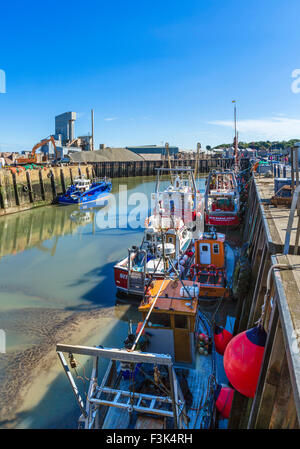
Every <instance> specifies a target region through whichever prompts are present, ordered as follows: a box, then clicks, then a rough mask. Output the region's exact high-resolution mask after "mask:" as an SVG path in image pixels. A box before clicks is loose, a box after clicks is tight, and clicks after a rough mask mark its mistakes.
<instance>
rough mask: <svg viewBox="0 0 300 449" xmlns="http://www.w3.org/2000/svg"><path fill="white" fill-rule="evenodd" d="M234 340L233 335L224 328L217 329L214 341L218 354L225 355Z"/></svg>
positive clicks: (217, 327)
mask: <svg viewBox="0 0 300 449" xmlns="http://www.w3.org/2000/svg"><path fill="white" fill-rule="evenodd" d="M232 338H233V335H232V334H231V333H230V332H228V331H227V330H226V329H224V328H223V327H219V326H216V327H215V332H214V341H215V347H216V351H217V353H218V354H221V355H224V352H225V349H226V347H227V345H228V343H229V342H230V340H232Z"/></svg>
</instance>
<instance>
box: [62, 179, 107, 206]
mask: <svg viewBox="0 0 300 449" xmlns="http://www.w3.org/2000/svg"><path fill="white" fill-rule="evenodd" d="M111 189H112V184H111V182H110V181H109V180H108V179H107V178H95V179H92V180H91V179H87V178H86V177H84V176H81V177H80V178H76V179H75V181H74V184H73V185H71V186H70V187H69V188H68V189H67V191H66V193H65V194H64V195H61V196H59V197H58V202H59V204H86V203H92V202H95V201H97V200H99V199H104V198H105V197H106V196H108V194H109V193H110V191H111Z"/></svg>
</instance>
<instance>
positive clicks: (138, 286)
mask: <svg viewBox="0 0 300 449" xmlns="http://www.w3.org/2000/svg"><path fill="white" fill-rule="evenodd" d="M165 174H167V175H169V176H170V178H171V182H170V185H169V186H168V187H167V188H166V189H162V188H161V185H162V181H163V179H162V178H163V175H165ZM151 201H152V210H153V212H152V214H151V215H150V216H149V217H148V218H147V219H146V221H145V230H144V237H143V240H142V243H141V245H140V246H139V247H137V246H133V247H132V248H130V249H128V256H127V257H124V258H123V259H122V260H121V261H120V262H118V263H117V264H116V265H115V266H114V275H115V284H116V287H117V289H118V291H120V292H122V293H126V294H130V295H136V296H142V295H143V294H144V289H145V285H146V284H147V282H148V281H149V279H150V280H151V279H161V278H163V277H164V275H165V274H170V273H172V272H174V267H177V269H178V270H179V271H180V272H181V273H182V272H183V271H184V266H185V265H187V263H188V260H189V259H190V257H191V256H192V255H193V252H192V250H191V249H190V248H191V247H192V240H193V237H194V236H198V235H199V234H200V232H202V231H203V229H204V210H203V209H204V208H203V198H202V196H201V195H200V193H199V192H198V191H197V188H196V183H195V179H194V174H193V170H192V169H189V168H184V169H183V168H177V169H169V168H159V169H157V181H156V189H155V192H154V193H153V194H152V197H151ZM164 255H165V256H168V257H169V260H168V261H166V260H165V258H164V257H163V256H164Z"/></svg>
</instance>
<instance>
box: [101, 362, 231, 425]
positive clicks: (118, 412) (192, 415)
mask: <svg viewBox="0 0 300 449" xmlns="http://www.w3.org/2000/svg"><path fill="white" fill-rule="evenodd" d="M214 357H215V363H216V371H217V379H216V380H217V382H218V383H224V382H226V376H225V373H224V368H223V359H222V357H221V356H218V355H217V354H216V355H215V356H214ZM212 363H213V356H212V355H207V356H205V355H200V354H197V356H196V363H195V367H194V368H187V367H185V366H183V365H182V366H175V372H176V375H177V377H178V380H179V379H180V377H181V376H183V377H184V378H185V380H186V382H187V385H188V389H187V391H188V390H189V392H190V393H191V395H190V403H189V404H188V407H187V415H188V418H189V425H188V427H187V429H201V428H207V427H209V425H210V422H209V420H207V419H205V414H206V409H205V403H206V399H207V395H208V390H209V376H210V375H211V373H212ZM119 389H124V390H128V389H129V381H128V380H124V379H122V380H121V382H120V385H119ZM187 391H185V394H184V395H185V396H187ZM168 421H169V419H166V418H164V417H161V416H151V415H149V414H137V413H135V412H133V413H132V414H131V415H130V414H129V413H128V411H127V410H126V409H120V408H117V407H110V408H109V410H108V412H107V414H106V417H105V420H104V423H103V426H102V428H103V429H130V428H131V429H132V428H135V429H137V428H139V429H149V428H150V429H162V428H168V427H169V426H168Z"/></svg>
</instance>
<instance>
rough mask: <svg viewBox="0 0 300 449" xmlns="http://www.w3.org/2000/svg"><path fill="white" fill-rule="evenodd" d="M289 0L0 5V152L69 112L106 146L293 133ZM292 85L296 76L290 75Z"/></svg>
mask: <svg viewBox="0 0 300 449" xmlns="http://www.w3.org/2000/svg"><path fill="white" fill-rule="evenodd" d="M299 17H300V2H299V0H287V1H285V2H283V1H282V0H263V1H262V0H260V1H258V0H248V1H246V0H243V1H237V0H226V1H224V0H223V1H220V0H206V1H203V0H186V1H183V0H172V1H170V0H163V1H161V0H160V1H158V0H151V1H150V0H139V1H136V0H127V1H119V0H110V1H109V2H108V1H103V0H95V1H90V0H86V1H85V2H83V1H77V0H73V1H72V2H69V1H60V2H59V1H56V0H52V1H51V2H50V1H47V0H45V1H44V2H35V1H28V2H24V1H22V2H21V1H15V2H6V4H4V3H3V2H2V5H1V7H0V69H2V70H4V71H5V73H6V90H7V92H6V93H5V94H1V93H0V151H6V150H20V149H30V148H31V147H32V146H33V145H34V144H35V143H36V142H38V141H39V140H40V139H41V138H44V137H47V136H48V135H49V134H51V133H53V132H54V116H55V115H57V114H60V113H62V112H65V111H71V110H72V111H75V112H77V113H78V119H77V122H76V134H77V135H82V134H86V133H88V132H89V130H90V109H91V108H94V110H95V143H96V145H97V147H98V145H99V144H100V143H105V144H106V145H111V146H126V145H142V144H161V143H162V142H166V141H168V142H170V144H175V145H179V146H180V147H181V148H188V149H189V148H195V147H196V143H197V142H198V141H199V142H201V143H202V146H205V145H217V144H219V143H222V142H231V141H232V138H233V129H232V116H233V109H232V103H231V101H232V99H236V100H237V105H238V119H239V137H240V140H247V141H251V140H263V139H269V140H275V139H288V138H297V137H299V138H300V93H299V94H296V93H293V92H292V89H291V85H292V81H293V78H292V72H293V71H294V70H295V69H298V68H300V52H299V48H300V27H299ZM299 86H300V82H299Z"/></svg>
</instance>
